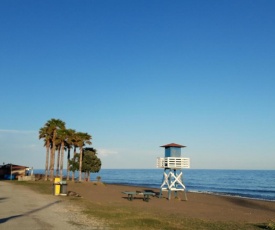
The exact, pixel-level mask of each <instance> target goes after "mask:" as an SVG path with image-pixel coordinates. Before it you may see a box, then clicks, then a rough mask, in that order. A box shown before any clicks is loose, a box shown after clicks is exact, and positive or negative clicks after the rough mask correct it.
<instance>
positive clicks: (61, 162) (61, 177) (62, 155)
mask: <svg viewBox="0 0 275 230" xmlns="http://www.w3.org/2000/svg"><path fill="white" fill-rule="evenodd" d="M63 158H64V141H63V142H62V143H61V156H60V180H61V181H62V179H63Z"/></svg>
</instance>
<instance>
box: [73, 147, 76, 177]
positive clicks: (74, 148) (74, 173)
mask: <svg viewBox="0 0 275 230" xmlns="http://www.w3.org/2000/svg"><path fill="white" fill-rule="evenodd" d="M75 154H76V146H74V157H75ZM74 178H75V171H73V172H72V181H74Z"/></svg>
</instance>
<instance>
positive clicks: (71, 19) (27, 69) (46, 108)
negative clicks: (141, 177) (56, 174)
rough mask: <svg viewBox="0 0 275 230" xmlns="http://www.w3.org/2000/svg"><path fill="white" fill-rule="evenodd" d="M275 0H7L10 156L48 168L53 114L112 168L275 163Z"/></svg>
mask: <svg viewBox="0 0 275 230" xmlns="http://www.w3.org/2000/svg"><path fill="white" fill-rule="evenodd" d="M274 12H275V1H273V0H269V1H268V0H257V1H256V0H247V1H246V0H242V1H239V0H230V1H229V0H228V1H227V0H223V1H220V0H215V1H211V0H208V1H204V0H200V1H196V0H195V1H193V0H192V1H191V0H190V1H183V0H179V1H177V0H175V1H163V0H131V1H129V0H116V1H114V0H103V1H99V0H98V1H96V0H89V1H87V0H82V1H76V0H75V1H68V0H66V1H51V0H50V1H42V0H32V1H30V0H25V1H19V0H14V1H10V0H1V1H0V77H1V84H0V98H1V112H0V118H1V119H0V162H1V163H2V162H5V163H9V162H11V163H14V164H23V165H28V166H33V167H34V168H43V167H44V162H45V159H44V158H45V149H44V148H43V142H42V141H39V140H38V131H39V129H40V128H41V127H42V126H43V125H44V124H45V122H46V121H47V120H49V119H51V118H57V119H61V120H63V121H65V122H66V125H67V127H68V128H73V129H76V130H77V131H81V132H88V133H89V134H91V135H92V136H93V140H92V141H93V147H94V148H96V149H98V151H99V156H100V158H101V160H102V162H103V168H155V165H156V158H157V157H158V156H160V157H162V156H163V155H164V150H163V149H162V148H160V147H159V146H160V145H164V144H167V143H171V142H175V143H178V144H182V145H186V146H187V148H184V149H183V150H182V153H183V154H182V155H183V156H185V157H190V158H191V167H192V168H207V169H212V168H215V169H216V168H217V169H275V160H274V156H275V13H274Z"/></svg>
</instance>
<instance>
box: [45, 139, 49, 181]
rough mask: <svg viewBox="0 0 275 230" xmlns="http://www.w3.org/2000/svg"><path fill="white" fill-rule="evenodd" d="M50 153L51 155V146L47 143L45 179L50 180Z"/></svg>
mask: <svg viewBox="0 0 275 230" xmlns="http://www.w3.org/2000/svg"><path fill="white" fill-rule="evenodd" d="M49 155H50V146H49V144H47V146H46V163H45V181H46V180H48V174H49Z"/></svg>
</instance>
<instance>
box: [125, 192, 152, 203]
mask: <svg viewBox="0 0 275 230" xmlns="http://www.w3.org/2000/svg"><path fill="white" fill-rule="evenodd" d="M122 193H124V194H126V195H127V196H128V200H129V201H132V200H133V199H134V196H143V201H146V202H148V201H149V199H150V196H154V195H156V194H155V193H154V192H139V191H136V192H129V191H125V192H122Z"/></svg>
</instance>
